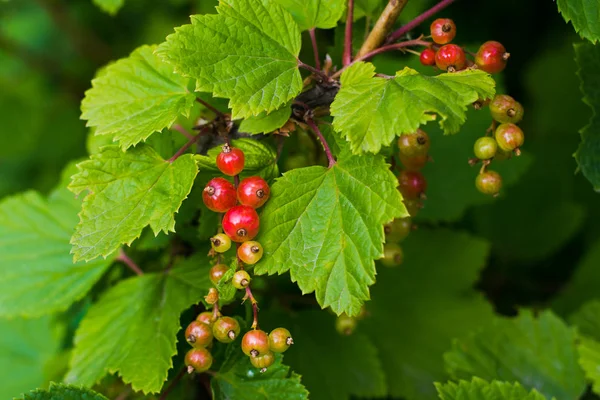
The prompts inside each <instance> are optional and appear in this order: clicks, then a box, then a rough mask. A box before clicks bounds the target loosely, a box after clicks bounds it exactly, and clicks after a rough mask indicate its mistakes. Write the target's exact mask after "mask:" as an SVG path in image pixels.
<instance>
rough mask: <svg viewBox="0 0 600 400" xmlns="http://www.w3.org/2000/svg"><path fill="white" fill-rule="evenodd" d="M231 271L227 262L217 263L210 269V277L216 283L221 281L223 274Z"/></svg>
mask: <svg viewBox="0 0 600 400" xmlns="http://www.w3.org/2000/svg"><path fill="white" fill-rule="evenodd" d="M227 271H229V267H228V266H227V265H225V264H217V265H215V266H214V267H212V268H211V269H210V271H208V277H209V278H210V280H211V281H212V283H214V284H215V285H216V284H217V283H219V281H220V280H221V278H222V277H223V275H225V273H226V272H227Z"/></svg>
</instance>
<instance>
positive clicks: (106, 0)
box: [93, 0, 125, 15]
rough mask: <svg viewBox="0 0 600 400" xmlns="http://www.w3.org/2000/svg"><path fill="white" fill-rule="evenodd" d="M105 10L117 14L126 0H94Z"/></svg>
mask: <svg viewBox="0 0 600 400" xmlns="http://www.w3.org/2000/svg"><path fill="white" fill-rule="evenodd" d="M93 1H94V4H95V5H97V6H98V7H100V8H101V9H102V10H103V11H104V12H106V13H108V14H110V15H115V14H116V13H117V12H118V11H119V10H120V9H121V7H123V5H124V4H125V0H93Z"/></svg>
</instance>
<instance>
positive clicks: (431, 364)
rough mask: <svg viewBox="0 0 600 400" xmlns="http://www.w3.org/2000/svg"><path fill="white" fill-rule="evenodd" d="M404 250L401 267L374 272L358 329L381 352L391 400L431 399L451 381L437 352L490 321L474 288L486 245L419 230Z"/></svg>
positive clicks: (442, 232) (446, 232)
mask: <svg viewBox="0 0 600 400" xmlns="http://www.w3.org/2000/svg"><path fill="white" fill-rule="evenodd" d="M402 248H403V250H404V255H405V257H404V258H405V260H404V263H403V264H402V266H401V267H400V268H397V269H389V268H379V269H378V273H379V275H378V281H377V284H376V285H375V286H374V287H373V291H372V292H373V293H372V297H373V300H372V301H370V302H368V303H367V304H366V305H365V307H366V309H367V315H369V317H368V318H367V319H365V321H364V324H363V323H362V321H361V323H359V331H364V332H366V333H367V334H368V335H369V337H370V338H371V340H372V342H373V343H374V344H375V346H376V347H377V348H378V350H379V357H380V358H381V361H382V363H383V368H384V371H385V372H386V376H387V385H388V388H389V395H390V396H391V397H394V398H396V397H402V398H406V399H409V400H434V399H437V395H436V392H435V388H434V386H433V382H434V381H444V380H447V379H448V378H449V376H448V375H447V373H446V371H445V369H444V361H443V354H444V352H445V351H446V350H448V348H450V346H451V343H452V339H453V338H455V337H457V336H462V335H465V334H467V333H468V332H470V331H472V330H474V329H476V328H479V327H481V326H487V325H488V324H489V323H490V321H491V318H492V316H493V311H492V307H491V306H490V305H489V304H488V303H487V302H486V301H485V299H484V298H483V296H482V295H481V294H480V293H478V292H476V291H475V290H474V289H473V287H474V285H475V283H476V282H477V281H478V279H479V273H480V271H481V269H482V268H483V267H484V266H485V264H486V258H487V256H488V253H489V248H490V246H489V244H488V243H487V242H486V241H484V240H482V239H479V238H476V237H473V236H471V235H468V234H466V233H460V232H453V231H450V230H446V229H436V230H430V229H424V228H420V229H418V230H416V231H414V232H412V233H411V234H410V235H409V237H408V238H407V239H406V240H405V241H404V242H402ZM457 321H460V323H457ZM382 327H385V328H384V329H382ZM299 346H301V344H299ZM290 351H291V350H290ZM309 389H310V387H309Z"/></svg>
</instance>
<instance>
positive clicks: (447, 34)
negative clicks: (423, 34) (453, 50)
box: [430, 18, 456, 44]
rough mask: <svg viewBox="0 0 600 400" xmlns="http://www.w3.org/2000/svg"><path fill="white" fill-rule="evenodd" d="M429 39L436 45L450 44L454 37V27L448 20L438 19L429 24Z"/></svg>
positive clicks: (452, 22)
mask: <svg viewBox="0 0 600 400" xmlns="http://www.w3.org/2000/svg"><path fill="white" fill-rule="evenodd" d="M430 29H431V38H432V39H433V41H434V42H436V43H437V44H446V43H450V42H451V41H452V39H454V37H455V36H456V25H455V24H454V21H452V20H451V19H450V18H438V19H436V20H435V21H433V22H432V23H431V27H430Z"/></svg>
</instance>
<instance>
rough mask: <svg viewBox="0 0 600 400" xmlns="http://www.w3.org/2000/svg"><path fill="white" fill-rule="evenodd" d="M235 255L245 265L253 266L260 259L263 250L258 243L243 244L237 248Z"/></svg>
mask: <svg viewBox="0 0 600 400" xmlns="http://www.w3.org/2000/svg"><path fill="white" fill-rule="evenodd" d="M237 254H238V257H239V258H240V260H242V261H243V262H245V263H246V264H250V265H254V264H256V263H257V262H259V261H260V259H261V258H262V256H263V248H262V246H261V245H260V243H258V242H254V241H249V242H244V243H242V244H241V245H240V247H238V249H237Z"/></svg>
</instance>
